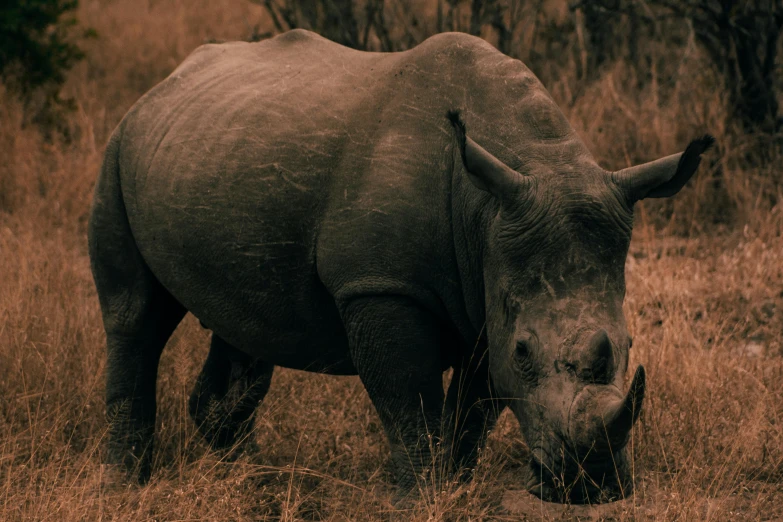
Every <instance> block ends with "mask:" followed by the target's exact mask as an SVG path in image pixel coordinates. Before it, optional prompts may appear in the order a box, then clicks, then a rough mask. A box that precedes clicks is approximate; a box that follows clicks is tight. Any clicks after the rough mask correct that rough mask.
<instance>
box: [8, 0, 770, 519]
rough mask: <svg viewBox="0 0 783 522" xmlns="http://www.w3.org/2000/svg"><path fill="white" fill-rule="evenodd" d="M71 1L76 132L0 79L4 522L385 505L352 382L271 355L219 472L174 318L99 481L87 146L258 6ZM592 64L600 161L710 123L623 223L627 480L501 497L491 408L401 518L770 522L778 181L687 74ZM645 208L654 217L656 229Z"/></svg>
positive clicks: (381, 451)
mask: <svg viewBox="0 0 783 522" xmlns="http://www.w3.org/2000/svg"><path fill="white" fill-rule="evenodd" d="M83 4H84V6H83V7H82V11H81V19H82V21H83V22H85V23H86V24H87V25H91V26H93V27H96V28H97V29H98V31H99V33H100V34H101V36H102V38H101V39H100V40H98V41H97V42H94V43H92V44H90V45H91V48H89V49H88V56H89V59H88V60H87V61H86V62H85V63H82V64H81V65H79V66H78V67H77V69H75V70H74V71H73V72H72V74H71V77H70V80H69V84H68V86H67V93H68V94H70V95H73V96H75V97H76V99H77V100H78V103H79V110H78V112H77V113H76V114H75V115H74V116H73V120H72V122H71V125H72V126H73V129H74V131H75V132H74V136H76V139H75V140H74V141H72V142H71V143H70V144H62V143H56V144H51V143H46V142H45V141H44V140H43V139H42V138H41V136H40V135H39V133H38V132H37V131H36V130H35V129H34V128H30V127H25V126H24V124H23V122H24V118H23V111H22V108H21V107H20V106H19V104H18V103H17V102H15V101H14V99H13V98H12V97H11V96H9V95H8V94H7V93H5V92H0V99H1V100H2V103H1V104H0V151H2V155H3V157H4V161H3V162H2V164H0V259H2V267H3V270H2V271H0V368H2V370H1V371H0V520H6V521H12V520H287V521H288V520H386V519H388V517H389V512H390V510H391V507H390V504H389V500H390V495H391V489H390V486H389V484H390V480H391V477H390V472H389V465H388V449H387V445H386V441H385V438H384V436H383V433H382V430H381V427H380V424H379V421H378V418H377V416H376V414H375V412H374V410H373V409H372V406H371V405H370V403H369V400H368V398H367V395H366V393H365V392H364V390H363V388H362V386H361V384H360V383H359V381H358V379H357V378H353V377H351V378H345V377H327V376H320V375H312V374H304V373H301V372H295V371H287V370H280V371H278V372H277V373H276V375H275V378H274V381H273V384H272V390H271V392H270V394H269V396H268V398H267V399H266V401H265V402H264V403H263V404H262V405H261V407H260V410H259V416H258V422H257V430H256V432H255V434H254V436H255V437H256V439H257V442H258V444H259V446H260V447H261V448H262V451H261V452H260V453H259V454H257V455H250V456H243V457H241V458H240V459H239V460H238V461H237V462H232V463H229V462H226V461H225V459H221V457H220V456H219V455H216V454H214V453H210V452H208V451H206V450H205V448H204V447H203V445H202V443H201V441H200V439H199V437H198V436H197V435H196V433H195V429H194V426H193V424H192V423H191V421H190V419H189V418H188V416H187V408H186V399H187V394H188V393H189V391H190V387H191V386H192V384H193V382H194V379H195V377H196V374H197V372H198V370H199V368H200V365H201V364H202V362H203V360H204V358H205V357H206V350H207V333H206V332H205V331H204V330H202V329H200V328H199V327H198V325H197V324H196V322H195V321H193V320H192V319H191V318H189V319H188V320H186V321H185V322H184V324H183V325H182V326H181V327H180V328H179V330H178V331H177V333H176V334H175V337H174V338H173V339H172V341H171V342H170V344H169V346H168V348H167V350H166V351H165V352H164V357H163V361H162V365H161V371H160V379H159V386H158V388H159V404H160V407H159V418H158V430H157V431H158V439H157V440H158V451H157V454H156V463H155V474H154V477H153V481H152V483H151V484H150V485H149V486H147V487H145V488H137V489H129V490H116V489H111V488H108V487H106V486H105V485H104V483H103V476H102V469H101V465H100V462H101V457H102V453H103V438H104V434H105V430H106V425H105V421H104V414H103V410H104V406H103V387H104V384H103V368H104V356H103V354H104V347H103V343H104V336H103V332H102V327H101V323H100V317H99V311H98V305H97V298H96V295H95V291H94V288H93V284H92V280H91V277H90V273H89V262H88V258H87V255H86V239H85V223H86V216H87V211H88V208H89V201H90V197H91V193H92V186H93V182H94V179H95V176H96V174H97V169H98V165H99V163H100V159H101V152H102V149H103V146H104V144H105V140H106V138H107V136H108V133H109V132H110V131H111V129H112V127H113V126H114V125H115V124H116V123H117V122H118V121H119V119H120V118H121V116H122V114H123V113H124V111H125V110H127V108H128V107H129V106H130V105H131V104H132V103H133V101H135V99H136V98H137V97H138V96H139V95H140V94H141V93H143V92H144V91H145V90H146V89H148V88H149V87H151V86H152V85H153V84H154V83H155V82H156V81H158V80H159V79H161V78H162V77H163V76H165V75H166V74H167V72H168V71H170V70H171V69H172V68H173V67H174V66H175V65H176V64H177V63H178V62H179V61H180V60H181V59H182V58H184V56H186V55H187V53H188V52H189V51H190V50H191V49H192V48H193V47H194V46H196V45H198V44H199V43H200V42H202V41H203V40H204V39H206V38H210V37H214V38H219V39H236V38H243V37H246V36H247V35H248V34H249V33H250V31H251V27H252V26H253V25H255V24H256V23H259V22H261V23H262V24H263V19H262V17H261V13H260V10H259V9H258V8H254V7H253V6H252V5H250V4H248V3H243V2H240V1H238V0H236V1H223V2H207V1H206V0H198V1H190V2H184V1H169V2H166V3H157V2H155V3H153V2H151V1H150V2H133V3H130V2H127V3H122V2H111V3H106V2H101V3H98V2H87V1H84V2H83ZM610 72H611V74H607V75H605V77H604V78H603V79H602V80H600V81H599V83H598V84H596V85H594V86H592V87H590V88H589V89H588V90H587V91H586V92H585V93H584V95H583V97H580V98H577V99H575V100H571V101H569V103H566V104H564V106H568V109H567V110H568V114H569V117H570V118H571V120H572V121H573V123H574V125H575V126H576V127H577V128H578V129H579V130H580V132H582V134H583V135H584V137H585V139H586V140H587V141H588V142H589V143H590V144H591V147H592V148H593V150H595V151H596V155H597V156H598V157H599V158H600V159H601V160H602V161H603V162H604V163H605V164H606V165H607V166H611V167H620V166H624V165H626V164H628V163H630V162H633V161H636V160H638V159H640V158H641V159H650V158H652V157H654V156H657V155H659V154H665V153H670V152H674V151H675V150H677V149H678V148H679V147H681V146H682V144H683V142H684V141H685V140H687V139H688V138H690V137H691V136H692V135H694V134H695V133H697V132H700V131H703V130H705V129H707V128H709V129H710V130H711V131H712V132H714V133H716V134H718V136H719V138H723V139H722V140H721V143H722V146H721V147H720V150H719V153H720V154H719V159H718V160H716V161H715V162H713V164H712V165H710V163H709V162H707V163H706V164H705V167H706V168H704V169H703V170H702V171H701V173H700V178H699V180H697V181H696V182H695V183H693V184H692V186H691V187H689V188H688V189H686V190H685V191H684V193H683V195H682V196H681V197H680V198H678V199H677V200H675V201H674V202H672V203H671V204H667V205H661V204H659V205H653V206H650V205H647V206H645V207H644V208H643V211H641V212H640V215H639V220H638V222H637V229H636V233H635V238H634V242H633V245H632V255H631V256H630V257H629V261H628V265H627V274H628V288H629V292H628V297H627V301H626V314H627V317H628V320H629V326H630V330H631V332H632V334H633V336H634V348H633V350H632V363H631V364H632V365H635V364H644V365H645V367H646V368H647V370H648V379H649V399H648V401H647V403H646V409H645V412H644V414H643V417H642V420H641V422H640V423H639V424H638V425H637V428H636V429H635V431H634V437H633V442H632V444H633V456H634V465H635V480H636V490H637V493H636V495H635V496H634V497H633V498H632V499H630V500H627V501H624V502H621V503H617V504H613V505H610V506H607V507H602V508H600V509H597V510H590V509H576V508H570V507H564V506H554V505H545V504H541V503H539V502H537V501H535V500H534V499H533V498H532V497H530V496H529V495H526V494H524V493H518V492H517V493H515V492H513V491H512V492H510V493H509V492H508V491H509V490H514V489H517V488H519V487H520V468H521V467H522V466H523V465H524V463H525V456H526V448H525V445H524V443H523V442H522V440H521V439H520V434H519V430H518V427H517V426H516V424H515V422H516V421H514V420H513V418H512V417H511V416H509V415H508V414H505V415H504V416H503V418H502V420H501V422H500V424H499V426H498V427H497V429H496V430H495V431H494V432H493V434H492V436H491V439H490V442H489V445H488V448H487V450H486V451H485V453H484V455H483V457H482V460H481V463H480V468H479V470H478V480H476V481H475V482H473V483H472V484H471V485H469V486H463V487H459V488H458V487H451V488H446V490H445V491H439V492H433V491H431V490H427V491H425V492H424V493H425V494H424V500H423V501H422V502H420V503H419V504H418V505H417V506H416V508H414V511H413V512H411V513H407V514H405V515H404V516H403V519H411V520H422V521H423V520H489V519H492V520H525V519H528V520H539V519H541V520H554V519H556V520H571V519H574V520H576V519H581V520H585V519H591V518H600V517H606V518H609V519H612V520H730V519H731V520H772V519H780V518H783V427H781V421H783V344H781V340H780V339H781V337H780V334H781V332H783V266H782V264H781V258H783V237H781V223H782V222H783V220H782V219H781V213H780V206H775V205H774V202H773V203H770V202H769V201H768V200H769V198H766V199H765V198H764V197H761V196H760V195H761V194H768V193H769V192H770V191H774V190H779V189H776V188H775V187H778V186H779V185H775V184H773V182H774V181H775V179H776V178H775V176H779V175H780V174H779V172H778V171H776V170H775V169H774V165H775V163H774V162H770V163H769V165H770V166H768V167H763V168H766V169H767V170H757V171H743V170H742V168H741V163H740V162H739V161H738V160H736V158H737V157H739V155H740V152H738V150H740V149H741V147H742V143H743V141H742V140H741V139H739V138H732V139H728V137H729V136H730V133H731V130H730V129H725V128H723V124H722V123H721V122H722V121H723V120H722V114H723V110H724V109H723V105H722V102H721V94H720V93H719V92H715V93H712V92H711V91H709V90H708V89H706V88H705V87H704V84H700V85H702V87H701V90H700V91H697V92H696V93H692V92H690V91H689V89H686V88H685V86H683V88H682V92H679V93H677V94H676V95H669V96H668V98H667V100H665V101H661V100H660V99H657V98H656V96H655V92H654V89H653V90H652V91H650V92H644V93H638V92H634V91H633V90H632V89H630V88H628V86H627V84H624V83H623V82H621V81H620V80H619V79H620V78H623V77H624V74H626V73H627V72H628V71H627V70H626V69H625V68H624V65H623V64H617V65H616V68H615V69H614V70H612V71H610ZM705 78H707V79H705V80H703V81H705V82H706V81H708V75H706V76H705ZM550 87H552V90H553V92H554V93H555V95H556V96H557V97H558V99H560V100H561V101H562V100H565V99H567V98H568V96H569V95H568V94H567V93H566V90H567V89H565V88H564V86H563V85H557V84H553V85H551V86H550ZM697 87H698V85H697ZM684 107H685V108H684ZM683 111H685V112H683ZM715 157H718V155H715V156H713V158H715ZM733 158H734V159H733ZM778 164H779V162H778ZM719 170H720V172H722V173H723V174H722V175H723V176H724V179H726V180H728V179H731V180H733V181H732V182H731V184H724V185H725V186H724V188H723V189H722V192H720V194H722V195H721V196H720V197H722V198H724V199H725V202H726V205H728V206H727V208H728V209H729V210H730V211H731V212H732V214H733V217H734V218H735V223H736V222H739V223H741V224H743V225H744V224H747V226H744V228H743V227H742V226H740V227H738V228H731V227H729V226H728V225H725V224H724V225H723V226H722V228H721V227H719V226H716V225H715V224H714V223H713V224H710V223H706V221H708V220H705V218H704V216H707V215H713V214H715V209H714V208H713V209H711V210H712V212H711V213H709V214H707V213H706V211H704V209H705V207H709V206H710V205H718V204H722V203H721V200H720V199H716V198H717V197H718V196H716V193H715V192H714V191H711V189H710V186H711V185H710V184H711V182H712V180H711V177H712V176H717V175H718V174H716V173H717V172H718V171H719ZM770 187H771V188H770ZM765 191H766V192H765ZM778 201H779V199H778ZM708 210H709V209H708ZM720 213H721V212H718V214H720ZM661 216H664V217H665V219H664V223H668V225H667V226H665V227H663V228H660V227H657V228H656V227H653V226H652V225H651V223H653V222H655V223H660V222H661V219H662V218H661ZM713 221H715V220H713ZM715 222H717V223H719V224H720V220H717V221H715ZM705 223H706V224H705ZM705 230H706V231H709V232H711V233H710V234H709V235H708V234H706V233H705V232H704V231H705ZM720 230H723V231H724V232H723V233H720V234H718V233H717V232H718V231H720ZM673 232H680V233H681V232H687V233H688V234H686V235H684V236H683V235H678V236H674V235H673ZM504 496H505V500H503V501H502V499H504Z"/></svg>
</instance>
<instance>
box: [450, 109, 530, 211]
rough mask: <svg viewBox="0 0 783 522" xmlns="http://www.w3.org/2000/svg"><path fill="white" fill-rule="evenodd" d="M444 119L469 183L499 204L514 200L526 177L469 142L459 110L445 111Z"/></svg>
mask: <svg viewBox="0 0 783 522" xmlns="http://www.w3.org/2000/svg"><path fill="white" fill-rule="evenodd" d="M446 116H447V117H448V119H449V121H451V124H452V126H453V127H454V132H455V133H456V135H457V146H458V147H459V151H460V156H461V157H462V163H463V165H464V167H465V171H466V172H467V173H468V177H469V178H470V181H471V183H473V185H475V186H476V188H479V189H481V190H483V191H486V192H489V193H490V194H492V195H493V196H495V197H496V198H497V199H499V200H500V201H501V202H502V201H504V200H507V199H508V200H510V199H514V198H515V196H516V195H518V194H519V192H520V191H521V190H523V189H524V187H525V186H526V185H527V182H526V179H527V178H526V177H525V176H523V175H522V174H520V173H518V172H517V171H515V170H514V169H512V168H511V167H509V166H508V165H506V164H505V163H503V162H502V161H500V160H499V159H498V158H496V157H495V156H493V155H492V154H490V153H489V152H488V151H486V150H485V149H484V147H482V146H481V145H479V144H478V143H476V142H475V141H473V140H472V139H470V138H469V137H468V136H467V133H466V130H465V123H464V122H463V121H462V118H461V117H460V113H459V111H449V113H448V114H447V115H446Z"/></svg>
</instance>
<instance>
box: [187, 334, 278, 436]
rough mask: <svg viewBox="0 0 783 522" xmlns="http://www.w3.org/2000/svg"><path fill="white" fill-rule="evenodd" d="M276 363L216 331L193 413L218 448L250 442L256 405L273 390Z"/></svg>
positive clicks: (194, 394)
mask: <svg viewBox="0 0 783 522" xmlns="http://www.w3.org/2000/svg"><path fill="white" fill-rule="evenodd" d="M273 370H274V365H272V364H269V363H267V362H265V361H261V360H253V359H252V358H251V357H250V356H249V355H247V354H245V353H244V352H241V351H240V350H238V349H236V348H234V347H233V346H231V345H230V344H229V343H227V342H226V341H224V340H223V339H222V338H220V337H219V336H217V335H215V334H212V343H211V345H210V349H209V355H208V356H207V360H206V362H205V363H204V367H203V369H202V370H201V374H200V375H199V376H198V379H197V381H196V385H195V387H194V388H193V392H192V393H191V395H190V401H189V411H190V416H191V417H192V418H193V420H194V421H195V422H196V425H197V426H198V428H199V431H200V432H201V434H202V435H203V436H204V438H205V439H206V440H207V442H208V443H209V444H210V446H212V448H214V449H220V450H223V449H232V448H233V447H240V446H243V445H245V444H246V443H248V442H250V443H252V441H248V440H247V439H248V435H249V434H250V432H251V430H252V427H253V418H254V416H255V411H256V407H257V406H258V403H259V402H261V401H262V400H263V398H264V396H265V395H266V393H267V392H268V391H269V385H270V383H271V382H272V372H273Z"/></svg>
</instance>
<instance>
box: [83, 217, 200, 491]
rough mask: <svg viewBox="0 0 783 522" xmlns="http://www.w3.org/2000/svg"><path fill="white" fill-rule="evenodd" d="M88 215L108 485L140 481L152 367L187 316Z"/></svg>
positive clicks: (115, 230) (147, 443)
mask: <svg viewBox="0 0 783 522" xmlns="http://www.w3.org/2000/svg"><path fill="white" fill-rule="evenodd" d="M98 208H99V210H98V212H96V213H95V214H94V216H93V223H92V229H91V239H90V249H91V258H92V269H93V275H94V278H95V283H96V287H97V290H98V296H99V298H100V302H101V311H102V314H103V323H104V328H105V330H106V344H107V352H106V355H107V364H106V417H107V421H108V448H107V449H108V451H107V460H108V464H109V465H110V469H111V472H110V473H109V475H108V477H109V480H110V481H111V482H118V481H119V482H122V483H142V484H143V483H145V482H147V480H148V479H149V477H150V472H151V463H152V446H153V438H154V431H155V414H156V404H155V384H156V380H157V375H158V363H159V361H160V355H161V353H162V352H163V348H164V346H165V345H166V342H167V341H168V339H169V337H170V336H171V334H172V333H173V331H174V329H175V328H176V327H177V325H178V324H179V322H180V321H181V320H182V318H183V317H184V315H185V313H186V310H185V308H184V307H183V306H182V305H181V304H180V303H179V302H177V301H176V300H175V299H174V298H173V297H172V296H171V294H169V293H168V292H167V291H166V290H165V289H164V288H163V286H161V284H160V283H159V282H158V280H157V279H156V278H155V277H154V276H153V275H152V273H151V272H150V270H149V268H148V267H147V265H146V264H145V263H144V261H143V260H142V259H141V255H140V254H139V252H138V251H137V250H136V247H135V245H134V244H133V240H132V239H131V237H130V234H125V233H123V229H122V227H116V226H106V223H105V222H104V221H102V220H101V216H102V214H101V213H100V207H98Z"/></svg>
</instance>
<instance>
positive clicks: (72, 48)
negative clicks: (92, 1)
mask: <svg viewBox="0 0 783 522" xmlns="http://www.w3.org/2000/svg"><path fill="white" fill-rule="evenodd" d="M77 6H78V0H5V1H4V2H2V3H0V77H2V79H3V83H5V84H6V85H7V86H8V87H9V88H10V89H11V90H13V91H14V92H16V93H17V94H18V95H20V96H21V97H22V99H23V100H24V101H25V103H26V105H28V109H29V112H30V113H31V116H32V118H33V119H34V120H35V121H38V122H39V123H53V122H54V121H53V120H54V119H56V114H55V113H56V112H58V109H62V108H63V107H65V108H68V107H70V106H72V104H73V102H72V100H64V99H62V98H60V89H61V87H62V85H63V83H64V82H65V73H66V72H67V71H68V70H69V69H70V68H71V67H73V65H74V64H75V63H76V62H78V61H79V60H81V59H82V58H84V53H83V52H82V50H81V49H80V48H79V47H78V46H77V45H76V43H75V42H74V35H73V33H74V30H75V29H76V27H77V25H78V22H77V20H76V18H75V16H74V14H73V13H74V12H75V10H76V8H77ZM81 36H82V37H92V36H95V32H94V31H91V30H87V31H84V32H82V35H81ZM33 100H37V103H32V102H33Z"/></svg>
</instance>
